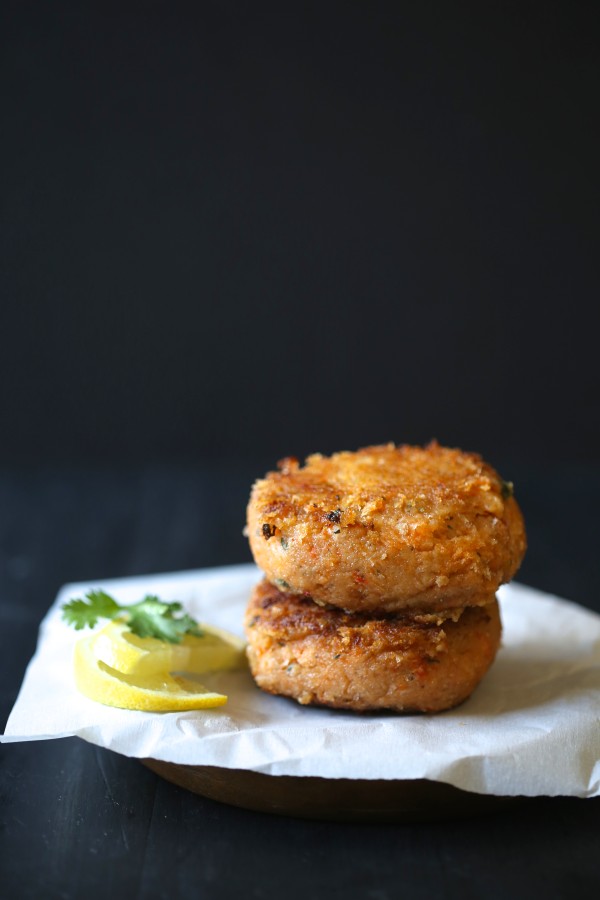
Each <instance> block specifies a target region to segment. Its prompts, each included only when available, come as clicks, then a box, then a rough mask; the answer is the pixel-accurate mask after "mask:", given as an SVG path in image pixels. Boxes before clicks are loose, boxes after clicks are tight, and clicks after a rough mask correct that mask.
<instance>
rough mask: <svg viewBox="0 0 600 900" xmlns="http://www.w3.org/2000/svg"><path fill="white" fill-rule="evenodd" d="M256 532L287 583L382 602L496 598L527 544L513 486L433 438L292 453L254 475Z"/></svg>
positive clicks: (279, 580)
mask: <svg viewBox="0 0 600 900" xmlns="http://www.w3.org/2000/svg"><path fill="white" fill-rule="evenodd" d="M248 537H249V540H250V546H251V549H252V552H253V554H254V558H255V560H256V563H257V564H258V566H259V567H260V568H261V569H262V570H263V571H264V573H265V575H266V576H267V578H268V579H269V581H271V582H272V583H274V584H276V585H277V586H279V587H281V588H283V589H284V590H286V591H291V592H292V593H294V594H298V595H301V596H302V595H304V596H310V597H311V598H312V599H313V600H314V601H315V602H317V603H324V604H331V605H332V606H337V607H341V608H342V609H345V610H348V611H353V612H354V611H357V612H367V611H373V612H376V613H379V612H400V611H403V610H406V609H409V608H417V609H433V610H436V609H448V608H452V607H462V606H477V605H482V604H486V603H488V602H489V597H490V596H491V595H493V594H494V593H495V591H496V589H497V588H498V586H499V585H500V584H502V583H503V582H505V581H508V580H509V579H510V578H512V576H513V575H514V574H515V572H516V571H517V569H518V567H519V565H520V563H521V560H522V558H523V555H524V552H525V548H526V538H525V529H524V524H523V518H522V516H521V512H520V510H519V507H518V505H517V502H516V500H515V499H514V497H513V496H512V485H511V484H509V483H507V482H503V481H502V479H501V478H500V476H499V475H498V473H497V472H495V471H494V469H493V468H492V467H491V466H489V465H488V464H487V463H485V462H484V461H483V460H482V458H481V457H480V456H478V455H477V454H475V453H463V452H462V451H461V450H457V449H449V448H446V447H441V446H439V444H437V443H435V442H434V443H431V444H429V445H428V446H427V447H412V446H407V445H405V446H398V447H397V446H395V445H394V444H387V445H384V446H377V447H365V448H364V449H362V450H357V451H356V452H354V453H351V452H343V453H335V454H334V455H333V456H330V457H327V456H322V455H320V454H315V455H313V456H309V457H308V459H307V460H306V463H305V464H304V465H303V466H300V465H299V463H298V461H297V460H295V459H286V460H283V461H282V462H281V463H280V464H279V471H277V472H270V473H268V474H267V475H266V477H265V478H263V479H261V480H259V481H257V482H256V483H255V484H254V486H253V489H252V494H251V497H250V503H249V505H248Z"/></svg>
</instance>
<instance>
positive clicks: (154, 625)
mask: <svg viewBox="0 0 600 900" xmlns="http://www.w3.org/2000/svg"><path fill="white" fill-rule="evenodd" d="M85 597H86V599H85V600H82V599H80V598H77V599H74V600H70V601H69V603H66V604H65V605H64V606H63V608H62V614H63V619H64V620H65V622H67V624H69V625H72V626H73V627H74V628H75V629H76V630H77V631H80V630H81V629H82V628H86V627H87V628H93V627H94V626H95V625H96V623H97V621H98V619H115V618H116V617H117V616H125V617H126V618H127V623H128V625H129V628H130V629H131V631H132V632H133V633H134V634H136V635H137V636H138V637H152V638H158V640H160V641H167V642H168V643H170V644H179V643H180V642H181V639H182V638H183V636H184V635H185V634H193V635H195V636H196V637H201V636H202V632H201V631H200V629H199V628H198V623H197V622H196V621H195V619H193V618H192V617H191V616H189V615H188V614H187V613H182V612H181V610H182V606H181V603H178V602H176V601H175V602H173V603H165V602H164V601H163V600H161V599H160V598H159V597H155V596H152V595H150V594H149V595H147V596H146V597H144V599H143V600H140V602H139V603H134V604H133V605H132V606H121V605H120V604H119V603H117V601H116V600H115V599H114V598H113V597H111V596H110V595H109V594H107V593H105V592H104V591H89V592H88V593H87V594H86V595H85Z"/></svg>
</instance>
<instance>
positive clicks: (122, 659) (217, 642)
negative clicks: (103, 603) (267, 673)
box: [94, 619, 246, 677]
mask: <svg viewBox="0 0 600 900" xmlns="http://www.w3.org/2000/svg"><path fill="white" fill-rule="evenodd" d="M200 630H201V631H202V637H195V636H194V635H191V634H186V635H185V636H184V637H183V639H182V641H181V643H179V644H169V643H167V642H166V641H159V640H158V639H157V638H147V637H146V638H142V637H138V636H137V635H136V634H133V632H132V631H130V630H129V628H128V625H127V622H126V621H124V620H123V619H116V620H114V621H112V622H109V623H108V625H106V626H105V627H104V628H103V629H102V630H101V631H99V632H98V633H97V634H96V635H95V641H94V653H95V654H96V656H97V658H98V659H99V660H101V661H102V662H103V663H105V664H106V665H107V666H110V667H111V668H113V669H116V670H117V671H118V672H122V673H124V674H126V675H136V676H137V675H143V676H144V677H145V676H148V675H157V674H160V673H163V672H193V673H194V674H197V675H199V674H202V673H203V672H214V671H217V670H222V669H236V668H238V667H240V666H242V665H244V664H245V662H246V656H245V646H246V645H245V642H244V641H243V640H242V639H241V638H238V637H236V635H234V634H230V633H229V632H228V631H223V629H221V628H215V626H213V625H204V624H202V625H200Z"/></svg>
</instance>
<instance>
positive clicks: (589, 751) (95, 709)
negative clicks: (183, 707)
mask: <svg viewBox="0 0 600 900" xmlns="http://www.w3.org/2000/svg"><path fill="white" fill-rule="evenodd" d="M259 578H260V573H259V572H258V570H257V569H256V568H255V567H254V566H252V565H243V566H230V567H227V568H220V569H206V570H203V571H198V572H182V573H176V574H169V575H158V576H149V577H143V578H130V579H123V580H115V581H103V582H101V583H86V584H74V585H67V586H65V587H64V588H62V589H61V591H60V593H59V595H58V597H57V599H56V601H55V603H54V604H53V606H52V607H51V609H50V610H49V612H48V614H47V616H46V618H45V619H44V621H43V622H42V625H41V628H40V636H39V643H38V647H37V651H36V653H35V656H34V657H33V659H32V660H31V663H30V664H29V667H28V669H27V672H26V675H25V679H24V682H23V685H22V688H21V692H20V694H19V697H18V699H17V702H16V704H15V706H14V709H13V711H12V713H11V715H10V718H9V720H8V723H7V726H6V732H5V734H4V736H3V737H2V738H1V740H2V741H5V742H6V741H27V740H42V739H46V738H59V737H67V736H71V735H78V736H79V737H81V738H83V739H84V740H86V741H90V742H91V743H93V744H98V745H99V746H101V747H106V748H108V749H111V750H115V751H117V752H119V753H122V754H125V755H126V756H132V757H139V758H146V757H153V758H154V759H161V760H166V761H169V762H178V763H186V764H195V765H214V766H220V767H224V768H239V769H250V770H253V771H256V772H264V773H267V774H271V775H299V776H309V775H311V776H322V777H326V778H366V779H415V778H428V779H430V780H433V781H443V782H447V783H449V784H453V785H455V786H456V787H459V788H462V789H464V790H469V791H474V792H477V793H488V794H497V795H518V794H523V795H527V796H535V795H550V796H553V795H560V794H562V795H571V796H578V797H593V796H598V795H600V616H598V615H596V614H595V613H592V612H590V611H589V610H586V609H583V608H582V607H579V606H576V605H575V604H572V603H569V602H567V601H565V600H561V599H559V598H557V597H552V596H549V595H548V594H543V593H541V592H539V591H536V590H533V589H531V588H527V587H524V586H523V585H519V584H511V585H508V586H505V587H503V588H501V589H500V592H499V597H500V603H501V610H502V620H503V625H504V633H503V645H502V649H501V650H500V653H499V654H498V657H497V660H496V662H495V663H494V665H493V667H492V669H491V670H490V672H489V673H488V674H487V676H486V677H485V679H484V680H483V682H482V683H481V684H480V686H479V687H478V688H477V690H476V691H475V693H474V694H473V696H472V697H471V698H470V699H469V700H467V702H466V703H464V704H463V705H462V706H460V707H458V708H457V709H455V710H451V711H449V712H446V713H441V714H438V715H435V716H423V715H413V716H398V715H391V714H385V715H381V714H368V715H364V714H363V715H360V714H355V713H350V712H342V711H329V710H323V709H312V708H307V707H302V706H300V705H298V704H296V703H295V702H293V701H291V700H286V699H283V698H278V697H272V696H270V695H267V694H263V693H262V692H261V691H260V690H258V688H257V687H256V686H255V685H254V682H253V681H252V679H251V677H250V674H249V673H248V672H245V671H241V672H229V673H220V674H218V675H212V676H209V677H204V676H203V678H202V681H203V682H204V683H205V684H208V685H209V686H210V687H212V688H213V689H215V690H220V691H223V692H224V693H227V694H228V695H229V701H228V703H227V705H226V706H225V707H221V708H219V709H215V710H205V711H196V712H184V713H142V712H130V711H127V710H119V709H113V708H111V707H107V706H102V705H100V704H98V703H94V702H93V701H91V700H88V699H86V698H85V697H83V696H82V695H81V694H79V693H78V691H77V690H76V689H75V686H74V683H73V677H72V671H71V657H72V651H73V644H74V642H75V641H76V640H77V639H78V637H79V636H80V633H76V632H74V631H73V630H71V629H70V628H68V627H67V626H66V625H65V624H64V623H63V622H62V621H61V617H60V606H61V605H62V604H63V603H65V602H66V601H67V600H68V599H70V598H71V597H75V596H82V594H83V593H84V592H85V591H86V590H89V589H90V588H93V587H103V588H104V589H105V590H107V591H108V592H109V593H111V594H113V595H114V596H115V597H116V598H117V599H118V600H119V601H120V602H122V603H129V602H131V603H133V602H135V601H136V600H139V599H141V597H142V596H143V595H144V594H145V593H153V594H159V595H160V596H161V597H164V598H165V599H167V600H176V599H177V600H180V601H182V603H183V604H184V605H185V606H186V608H188V609H189V610H190V612H191V613H192V615H194V616H195V617H196V618H198V619H200V620H203V621H206V622H210V623H212V624H215V625H220V626H221V627H223V628H227V629H229V630H230V631H233V632H235V633H237V634H242V628H241V622H242V616H243V612H244V608H245V605H246V602H247V599H248V595H249V592H250V590H251V588H252V586H253V585H254V584H255V583H256V582H257V581H258V580H259Z"/></svg>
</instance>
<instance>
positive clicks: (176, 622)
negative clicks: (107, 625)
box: [127, 595, 201, 644]
mask: <svg viewBox="0 0 600 900" xmlns="http://www.w3.org/2000/svg"><path fill="white" fill-rule="evenodd" d="M180 610H181V603H164V602H163V601H162V600H160V599H159V598H158V597H153V596H150V595H148V596H147V597H144V599H143V600H141V601H140V602H139V603H135V604H134V605H133V606H129V607H128V608H127V612H128V613H129V627H130V628H131V630H132V631H133V633H134V634H137V636H138V637H154V638H158V639H159V640H161V641H168V642H169V643H170V644H179V643H180V642H181V639H182V637H183V636H184V634H193V635H196V637H200V636H201V631H200V630H199V628H198V624H197V623H196V622H195V621H194V619H192V617H191V616H188V615H187V614H185V613H184V614H183V615H180V616H177V617H176V616H175V613H177V612H179V611H180Z"/></svg>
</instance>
